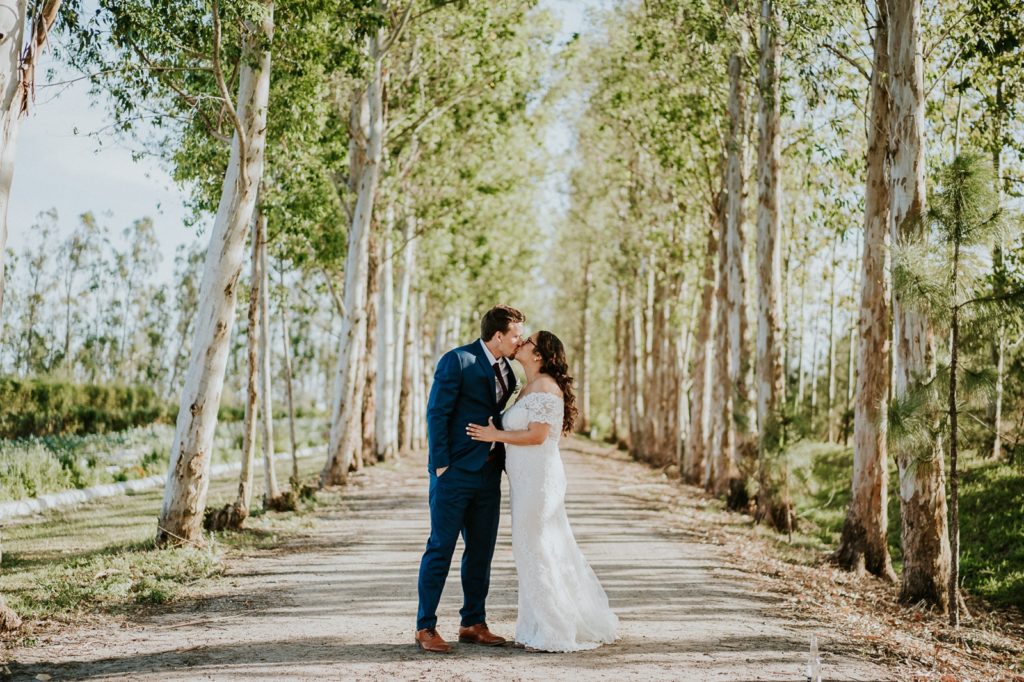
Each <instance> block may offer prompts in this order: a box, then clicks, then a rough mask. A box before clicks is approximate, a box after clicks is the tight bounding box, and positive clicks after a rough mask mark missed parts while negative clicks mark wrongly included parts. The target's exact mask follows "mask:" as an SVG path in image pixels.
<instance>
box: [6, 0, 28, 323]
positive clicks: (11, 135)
mask: <svg viewBox="0 0 1024 682" xmlns="http://www.w3.org/2000/svg"><path fill="white" fill-rule="evenodd" d="M26 7H27V0H0V315H3V311H4V308H3V306H4V281H5V278H4V263H5V260H6V254H7V207H8V206H9V205H10V202H11V182H12V181H13V180H14V156H15V147H16V143H17V140H18V127H19V123H20V118H19V114H20V111H21V96H20V95H21V72H20V70H19V67H20V65H21V46H22V45H23V44H24V40H25V23H26Z"/></svg>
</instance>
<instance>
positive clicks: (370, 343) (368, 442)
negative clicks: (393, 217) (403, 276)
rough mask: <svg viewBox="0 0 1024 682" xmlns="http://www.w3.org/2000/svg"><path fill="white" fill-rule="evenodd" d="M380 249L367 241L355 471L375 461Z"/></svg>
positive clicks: (377, 404) (374, 242)
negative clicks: (360, 417) (363, 350)
mask: <svg viewBox="0 0 1024 682" xmlns="http://www.w3.org/2000/svg"><path fill="white" fill-rule="evenodd" d="M380 247H381V245H380V244H379V243H378V242H377V239H376V238H375V237H374V236H372V235H371V237H370V268H369V273H368V274H367V286H368V289H367V293H366V298H367V300H366V331H367V336H366V354H365V355H364V356H363V357H362V358H360V365H361V366H360V368H359V371H360V373H361V374H362V384H363V427H362V430H363V438H362V447H361V448H360V449H359V453H358V455H357V457H356V460H357V461H356V466H355V467H353V469H357V468H359V467H361V466H362V465H364V464H366V463H370V464H373V463H374V462H375V461H376V452H377V444H376V443H377V439H376V435H377V434H376V431H375V427H376V423H377V409H378V407H379V403H380V400H379V399H378V395H377V353H379V352H380V350H379V349H378V344H377V329H378V325H377V314H378V307H377V302H378V300H379V294H380V272H379V270H380V261H381V255H380Z"/></svg>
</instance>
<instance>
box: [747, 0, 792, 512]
mask: <svg viewBox="0 0 1024 682" xmlns="http://www.w3.org/2000/svg"><path fill="white" fill-rule="evenodd" d="M780 30H781V26H780V22H779V11H778V8H777V6H776V2H775V0H762V2H761V31H760V33H761V36H760V45H759V52H760V59H759V62H760V63H759V73H758V92H759V107H758V147H757V182H758V203H757V344H756V350H757V352H756V359H755V366H756V367H757V423H758V428H759V432H760V437H759V438H758V488H759V491H758V514H759V515H765V514H769V515H770V517H771V518H773V519H774V518H775V515H774V514H771V513H770V512H769V510H770V509H771V507H773V506H774V505H775V499H773V498H775V497H776V495H777V491H775V490H774V486H770V485H769V475H770V472H769V471H768V468H769V463H768V459H769V455H770V454H773V453H775V452H777V451H778V449H779V447H780V445H782V444H783V443H784V438H783V437H782V433H781V428H780V414H779V413H780V407H781V403H782V395H783V392H784V387H785V386H784V377H783V372H782V289H781V287H782V248H781V246H782V245H781V236H782V235H781V229H780V226H781V219H782V216H781V211H782V206H781V203H782V185H781V183H780V181H779V180H780V178H779V173H780V169H779V164H780V163H781V161H782V143H781V131H780V119H781V110H782V102H781V101H780V100H781V97H782V88H781V83H780V73H779V72H780V71H781V65H782V58H781V53H780V51H779V46H778V40H779V32H780ZM785 506H786V516H785V518H786V520H785V522H784V523H782V524H779V523H778V522H777V521H776V523H777V525H779V526H780V527H787V528H788V527H789V525H790V524H789V514H788V501H786V502H785Z"/></svg>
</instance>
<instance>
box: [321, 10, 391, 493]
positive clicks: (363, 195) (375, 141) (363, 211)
mask: <svg viewBox="0 0 1024 682" xmlns="http://www.w3.org/2000/svg"><path fill="white" fill-rule="evenodd" d="M382 40H383V30H380V31H378V32H377V34H375V35H374V36H371V37H370V38H369V39H368V43H369V54H370V58H371V60H372V63H373V67H372V72H371V75H370V78H369V81H368V82H367V85H366V92H365V95H364V96H362V97H358V98H356V102H355V103H354V104H353V107H354V108H355V109H356V111H355V112H354V116H353V119H354V122H356V123H357V124H358V125H357V128H358V130H360V131H361V132H362V137H363V138H365V147H364V148H362V149H357V150H354V151H355V155H356V156H358V161H355V162H354V166H355V168H357V169H358V175H357V176H356V177H355V179H356V182H357V185H356V192H357V194H356V206H355V210H354V211H353V214H352V224H351V227H350V229H349V232H348V253H347V254H346V256H345V293H344V296H345V299H344V301H345V315H344V316H343V317H342V320H341V345H340V351H339V355H338V370H337V377H336V380H335V387H334V404H333V408H332V410H331V435H330V443H329V445H328V450H327V463H326V464H325V465H324V469H323V472H322V473H321V477H320V482H321V485H336V484H343V483H345V482H346V481H347V480H348V470H349V466H351V464H352V461H353V459H354V458H355V457H356V455H357V452H356V451H357V449H358V448H359V447H360V446H361V444H362V433H361V432H362V404H363V399H362V398H363V390H362V389H363V387H362V385H361V382H360V381H359V374H360V371H359V366H360V362H359V359H360V357H361V356H362V354H363V353H364V352H365V350H366V335H367V328H366V304H367V285H368V282H367V275H368V269H369V258H370V229H371V227H372V224H373V220H372V219H373V205H374V202H375V200H376V197H377V184H378V180H379V176H380V165H381V161H382V160H383V145H384V111H383V92H382V90H383V80H382V70H383V64H382V62H383V55H382V54H381V53H380V48H381V47H382ZM357 145H358V143H357Z"/></svg>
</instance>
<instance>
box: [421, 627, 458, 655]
mask: <svg viewBox="0 0 1024 682" xmlns="http://www.w3.org/2000/svg"><path fill="white" fill-rule="evenodd" d="M416 644H417V646H419V648H421V649H423V650H424V651H431V652H433V653H435V654H450V653H451V652H452V645H451V644H449V643H448V642H446V641H444V638H443V637H441V635H439V634H437V630H435V629H434V628H423V629H422V630H417V631H416Z"/></svg>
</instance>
